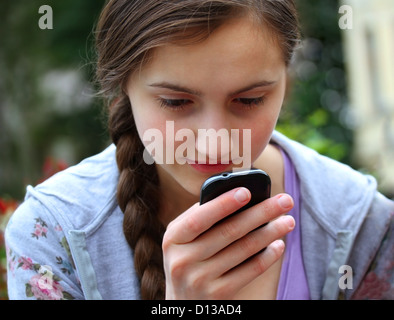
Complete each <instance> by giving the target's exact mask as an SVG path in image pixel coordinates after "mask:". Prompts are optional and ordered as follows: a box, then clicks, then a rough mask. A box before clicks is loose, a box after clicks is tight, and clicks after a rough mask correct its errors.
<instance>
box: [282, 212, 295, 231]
mask: <svg viewBox="0 0 394 320" xmlns="http://www.w3.org/2000/svg"><path fill="white" fill-rule="evenodd" d="M283 218H284V219H285V223H286V224H287V226H288V227H289V229H294V227H295V220H294V218H293V217H292V216H288V215H286V216H284V217H283Z"/></svg>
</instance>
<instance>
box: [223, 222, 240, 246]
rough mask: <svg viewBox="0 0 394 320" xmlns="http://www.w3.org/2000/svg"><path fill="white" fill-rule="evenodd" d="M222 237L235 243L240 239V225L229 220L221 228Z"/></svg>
mask: <svg viewBox="0 0 394 320" xmlns="http://www.w3.org/2000/svg"><path fill="white" fill-rule="evenodd" d="M220 233H221V235H222V237H223V238H224V239H225V240H227V241H234V240H237V239H239V238H240V236H241V232H240V228H239V226H238V224H236V223H235V222H234V221H231V220H227V221H225V222H224V223H223V225H222V226H221V228H220Z"/></svg>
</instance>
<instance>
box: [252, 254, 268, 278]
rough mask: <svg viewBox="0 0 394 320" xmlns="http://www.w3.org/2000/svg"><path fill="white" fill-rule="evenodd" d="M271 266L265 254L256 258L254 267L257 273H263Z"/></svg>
mask: <svg viewBox="0 0 394 320" xmlns="http://www.w3.org/2000/svg"><path fill="white" fill-rule="evenodd" d="M269 266H270V264H269V263H267V261H266V259H265V258H264V256H260V257H257V258H256V259H255V261H254V266H253V269H254V272H255V273H256V274H262V273H264V272H265V271H266V270H267V269H268V268H269Z"/></svg>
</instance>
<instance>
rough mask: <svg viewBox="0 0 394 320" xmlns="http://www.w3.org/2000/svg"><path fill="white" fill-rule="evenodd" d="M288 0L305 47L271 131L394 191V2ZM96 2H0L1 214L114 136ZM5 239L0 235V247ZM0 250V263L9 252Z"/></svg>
mask: <svg viewBox="0 0 394 320" xmlns="http://www.w3.org/2000/svg"><path fill="white" fill-rule="evenodd" d="M296 2H297V4H298V9H299V13H300V20H301V24H302V35H303V42H302V45H301V47H300V49H299V50H298V51H297V54H296V56H295V58H294V64H293V66H292V69H291V75H292V78H291V89H290V90H289V94H288V97H287V100H286V103H285V106H284V109H283V113H282V115H281V118H280V121H279V124H278V130H279V131H281V132H283V133H285V134H286V135H288V136H289V137H291V138H293V139H295V140H297V141H300V142H301V143H304V144H306V145H308V146H310V147H312V148H314V149H315V150H317V151H318V152H320V153H322V154H325V155H327V156H329V157H331V158H334V159H336V160H339V161H341V162H344V163H347V164H349V165H351V166H352V167H354V168H355V169H358V170H360V171H363V172H366V173H369V174H372V175H374V176H375V177H376V178H377V179H378V181H379V185H380V190H381V191H382V192H383V193H385V194H386V195H387V196H389V197H393V196H394V161H393V160H394V125H393V124H394V59H393V53H394V36H393V34H394V6H393V3H392V0H343V1H336V0H330V1H327V0H314V1H310V0H296ZM103 4H104V0H68V1H59V0H46V1H45V2H44V1H42V0H29V1H26V0H13V1H9V0H0V7H1V10H0V215H3V217H5V216H6V213H7V212H8V214H9V213H10V212H12V210H14V208H15V206H16V205H17V204H18V203H19V202H20V201H22V200H23V196H24V193H25V188H26V186H27V185H29V184H31V185H35V184H37V183H39V182H40V181H42V180H43V179H46V178H47V177H49V176H50V175H51V174H53V173H54V172H56V171H59V170H62V169H64V168H66V167H67V166H71V165H74V164H77V163H78V162H80V161H81V160H82V159H84V158H86V157H88V156H91V155H93V154H96V153H98V152H100V151H101V150H102V149H103V148H105V147H106V146H107V145H108V144H109V143H110V141H109V139H108V135H107V131H106V124H105V123H106V119H105V115H104V112H103V108H104V106H103V105H102V102H101V101H100V100H99V99H97V98H95V97H94V94H95V90H96V89H97V88H95V85H94V81H93V75H94V60H95V54H94V49H93V47H92V45H93V42H94V33H93V30H94V24H95V22H96V21H97V18H98V16H99V13H100V10H101V8H102V6H103ZM42 5H49V6H50V7H51V8H52V10H53V29H47V30H42V29H40V28H39V25H38V22H39V20H40V18H41V17H43V13H41V14H40V13H39V8H40V7H41V6H42ZM343 5H347V7H342V6H343ZM341 7H342V9H348V10H342V11H341V10H340V8H341ZM349 9H351V10H350V11H349ZM44 22H46V23H48V21H44ZM0 219H1V216H0ZM4 221H5V218H3V226H1V223H0V237H2V235H1V228H4V225H5V224H4ZM0 222H1V220H0ZM1 242H2V239H1V238H0V247H1ZM0 250H1V251H0V259H2V261H1V262H2V263H1V264H0V265H3V266H4V265H5V264H4V263H5V261H4V254H5V251H4V250H5V249H4V248H0ZM3 270H4V269H3ZM2 277H3V276H2ZM3 280H4V278H3ZM0 281H2V279H1V278H0ZM0 286H1V284H0ZM2 286H3V289H4V281H3V284H2ZM0 290H1V287H0ZM2 297H4V293H3V296H1V293H0V298H2Z"/></svg>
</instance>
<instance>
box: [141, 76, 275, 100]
mask: <svg viewBox="0 0 394 320" xmlns="http://www.w3.org/2000/svg"><path fill="white" fill-rule="evenodd" d="M275 83H276V81H266V80H263V81H259V82H257V83H254V84H251V85H248V86H246V87H244V88H242V89H240V90H237V91H235V92H232V93H230V94H229V96H234V95H237V94H240V93H243V92H247V91H250V90H253V89H256V88H261V87H269V86H272V85H273V84H275ZM149 86H150V87H154V88H162V89H169V90H172V91H176V92H182V93H187V94H190V95H194V96H198V97H201V96H202V92H200V91H197V90H193V89H190V88H187V87H184V86H179V85H176V84H172V83H169V82H159V83H152V84H150V85H149Z"/></svg>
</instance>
